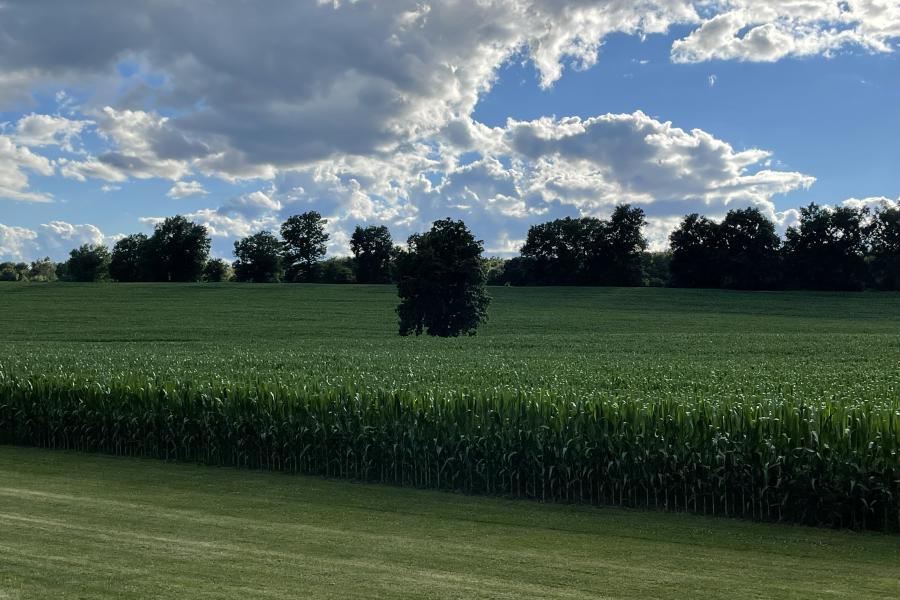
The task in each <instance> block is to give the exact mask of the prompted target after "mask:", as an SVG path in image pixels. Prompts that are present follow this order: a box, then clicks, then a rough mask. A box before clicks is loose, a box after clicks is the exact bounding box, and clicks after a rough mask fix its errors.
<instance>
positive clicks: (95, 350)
mask: <svg viewBox="0 0 900 600" xmlns="http://www.w3.org/2000/svg"><path fill="white" fill-rule="evenodd" d="M9 289H14V290H15V293H12V294H9V295H7V296H4V295H3V290H0V331H3V332H5V334H4V337H3V338H2V339H0V444H16V445H26V446H37V447H43V448H53V449H64V450H74V451H80V452H101V453H107V454H113V455H120V456H137V457H147V458H158V459H163V460H171V461H191V462H200V463H204V464H209V465H219V466H228V467H239V468H246V469H268V470H273V471H283V472H288V473H305V474H310V475H319V476H324V477H330V478H346V479H353V480H358V481H368V482H380V483H385V484H391V485H402V486H411V487H418V488H425V489H437V490H448V491H459V492H463V493H469V494H491V495H499V496H506V497H513V498H525V499H533V500H538V501H543V502H571V503H590V504H596V505H604V506H622V507H634V508H640V509H651V510H665V511H677V512H691V513H699V514H707V515H716V516H723V517H725V516H727V517H743V518H748V519H756V520H764V521H784V522H793V523H803V524H810V525H824V526H833V527H852V528H859V529H875V530H886V531H898V530H900V296H898V295H896V294H866V295H861V296H860V295H857V296H854V295H841V294H769V295H765V294H740V293H728V292H702V291H691V290H649V289H644V290H579V289H564V290H559V289H510V290H508V289H496V290H493V291H492V292H491V293H492V294H493V295H494V296H495V302H494V304H493V305H492V306H493V312H492V315H491V320H490V321H489V323H488V325H487V326H486V327H485V328H484V329H483V330H481V331H479V334H478V336H476V337H474V338H466V339H451V340H431V339H407V338H400V337H399V336H397V335H396V331H395V326H394V322H393V316H392V311H393V306H394V304H395V301H396V296H395V295H394V294H393V292H392V290H391V289H390V288H387V287H385V286H372V287H367V286H353V287H350V288H344V287H334V286H332V287H328V286H324V287H316V286H285V287H280V286H274V287H271V288H269V287H265V286H261V287H242V286H224V287H221V288H216V287H214V286H212V287H210V286H205V287H204V286H197V287H192V286H164V285H145V286H141V285H135V286H71V287H70V286H49V287H45V288H40V287H38V286H24V287H21V286H20V287H16V288H9ZM212 296H215V299H216V302H215V303H212V304H211V303H208V302H205V301H204V298H208V297H212ZM72 314H77V315H78V319H76V320H73V318H72ZM285 315H287V316H288V317H285ZM238 317H240V318H238ZM235 319H237V320H235Z"/></svg>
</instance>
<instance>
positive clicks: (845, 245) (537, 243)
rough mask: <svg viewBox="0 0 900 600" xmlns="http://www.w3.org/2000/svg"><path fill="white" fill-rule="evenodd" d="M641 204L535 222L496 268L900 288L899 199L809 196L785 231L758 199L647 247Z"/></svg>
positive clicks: (756, 286) (597, 279)
mask: <svg viewBox="0 0 900 600" xmlns="http://www.w3.org/2000/svg"><path fill="white" fill-rule="evenodd" d="M646 224H647V223H646V218H645V215H644V212H643V211H642V210H641V209H640V208H633V207H631V206H629V205H620V206H617V207H616V208H615V210H614V211H613V213H612V215H611V216H610V218H609V219H606V220H601V219H597V218H593V217H584V218H580V219H573V218H565V219H557V220H554V221H550V222H547V223H542V224H539V225H535V226H533V227H531V228H530V229H529V231H528V236H527V238H526V240H525V244H524V246H523V247H522V250H521V253H520V256H518V257H516V258H513V259H511V260H508V261H505V262H504V263H503V264H502V265H499V266H498V267H497V268H498V269H499V272H498V273H497V274H496V275H495V276H494V277H493V278H492V281H493V280H494V279H497V280H499V282H500V283H509V284H512V285H608V286H639V285H649V286H671V287H689V288H726V289H743V290H774V289H810V290H862V289H865V288H870V289H883V290H898V289H900V208H888V207H885V208H882V209H879V210H876V211H874V212H872V211H870V210H869V209H867V208H856V207H849V206H842V207H838V208H829V207H824V206H819V205H817V204H810V205H809V206H806V207H804V208H802V209H800V217H799V222H798V224H797V225H795V226H792V227H789V228H788V229H787V232H786V233H785V236H784V238H783V239H782V238H781V237H779V236H778V234H777V232H776V228H775V223H773V222H772V221H771V220H770V219H768V218H767V217H766V216H765V215H763V214H762V213H761V212H760V211H759V210H758V209H756V208H743V209H734V210H731V211H729V212H728V214H727V215H726V216H725V218H724V219H722V220H721V221H714V220H712V219H709V218H707V217H704V216H701V215H699V214H697V213H694V214H690V215H687V216H686V217H684V219H683V220H682V221H681V223H680V224H679V226H678V227H677V228H676V229H675V230H674V231H673V232H672V233H671V235H670V236H669V249H668V250H666V251H665V252H648V251H647V241H646V238H645V237H644V235H643V233H642V230H643V228H644V226H645V225H646Z"/></svg>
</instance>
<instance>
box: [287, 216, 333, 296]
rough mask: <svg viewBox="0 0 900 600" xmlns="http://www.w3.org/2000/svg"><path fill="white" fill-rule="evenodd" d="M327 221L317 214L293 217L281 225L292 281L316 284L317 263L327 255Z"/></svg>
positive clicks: (289, 275)
mask: <svg viewBox="0 0 900 600" xmlns="http://www.w3.org/2000/svg"><path fill="white" fill-rule="evenodd" d="M326 223H327V221H326V220H325V219H323V218H322V215H320V214H319V213H317V212H316V211H309V212H305V213H303V214H301V215H294V216H293V217H290V218H289V219H288V220H287V221H285V222H284V223H283V224H282V225H281V237H282V239H283V240H284V267H285V270H286V272H287V279H288V280H289V281H312V279H313V276H314V267H315V264H316V263H317V262H318V261H319V260H321V259H322V257H323V256H325V244H326V243H327V242H328V234H327V233H326V232H325V224H326Z"/></svg>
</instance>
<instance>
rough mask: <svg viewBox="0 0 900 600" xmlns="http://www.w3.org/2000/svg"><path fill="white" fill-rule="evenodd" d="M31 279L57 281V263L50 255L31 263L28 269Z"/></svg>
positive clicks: (29, 278)
mask: <svg viewBox="0 0 900 600" xmlns="http://www.w3.org/2000/svg"><path fill="white" fill-rule="evenodd" d="M28 280H29V281H56V264H55V263H54V262H53V261H52V260H50V257H49V256H45V257H44V258H41V259H38V260H36V261H33V262H32V263H31V267H30V268H29V269H28Z"/></svg>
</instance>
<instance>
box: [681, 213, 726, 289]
mask: <svg viewBox="0 0 900 600" xmlns="http://www.w3.org/2000/svg"><path fill="white" fill-rule="evenodd" d="M669 247H670V248H671V255H672V259H671V261H670V262H669V270H670V272H671V283H672V285H673V286H675V287H721V285H722V273H721V266H722V261H721V250H722V248H721V237H720V235H719V226H718V225H717V224H716V223H715V222H713V221H710V220H709V219H707V218H706V217H701V216H700V215H698V214H697V213H693V214H690V215H688V216H686V217H685V218H684V219H683V220H682V221H681V225H679V226H678V229H676V230H675V231H673V232H672V233H671V234H670V235H669Z"/></svg>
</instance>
